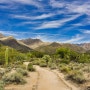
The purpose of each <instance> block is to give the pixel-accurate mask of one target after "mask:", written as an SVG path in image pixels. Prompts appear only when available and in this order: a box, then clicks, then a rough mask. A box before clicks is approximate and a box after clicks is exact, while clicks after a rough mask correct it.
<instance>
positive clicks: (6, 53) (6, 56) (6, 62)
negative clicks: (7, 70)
mask: <svg viewBox="0 0 90 90" xmlns="http://www.w3.org/2000/svg"><path fill="white" fill-rule="evenodd" d="M5 65H6V66H7V65H8V48H6V51H5Z"/></svg>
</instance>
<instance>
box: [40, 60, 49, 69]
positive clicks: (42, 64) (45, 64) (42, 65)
mask: <svg viewBox="0 0 90 90" xmlns="http://www.w3.org/2000/svg"><path fill="white" fill-rule="evenodd" d="M39 65H40V67H47V63H46V61H45V60H43V59H41V60H40V62H39Z"/></svg>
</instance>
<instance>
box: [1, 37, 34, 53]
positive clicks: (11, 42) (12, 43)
mask: <svg viewBox="0 0 90 90" xmlns="http://www.w3.org/2000/svg"><path fill="white" fill-rule="evenodd" d="M0 44H3V45H5V46H9V47H12V48H14V49H16V50H18V51H21V52H28V51H31V50H32V49H30V48H29V47H28V46H26V45H24V44H23V43H20V42H18V41H17V40H16V39H15V38H13V37H12V36H9V37H4V38H1V39H0Z"/></svg>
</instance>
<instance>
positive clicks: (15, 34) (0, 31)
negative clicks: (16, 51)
mask: <svg viewBox="0 0 90 90" xmlns="http://www.w3.org/2000/svg"><path fill="white" fill-rule="evenodd" d="M0 33H2V34H3V35H6V36H18V34H17V33H15V32H12V31H2V30H0Z"/></svg>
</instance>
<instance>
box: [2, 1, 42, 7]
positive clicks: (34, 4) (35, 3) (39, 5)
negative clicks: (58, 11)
mask: <svg viewBox="0 0 90 90" xmlns="http://www.w3.org/2000/svg"><path fill="white" fill-rule="evenodd" d="M0 3H10V4H11V3H13V4H14V3H21V4H26V5H32V6H35V7H37V8H43V5H42V4H41V3H40V2H39V1H37V0H0Z"/></svg>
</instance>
